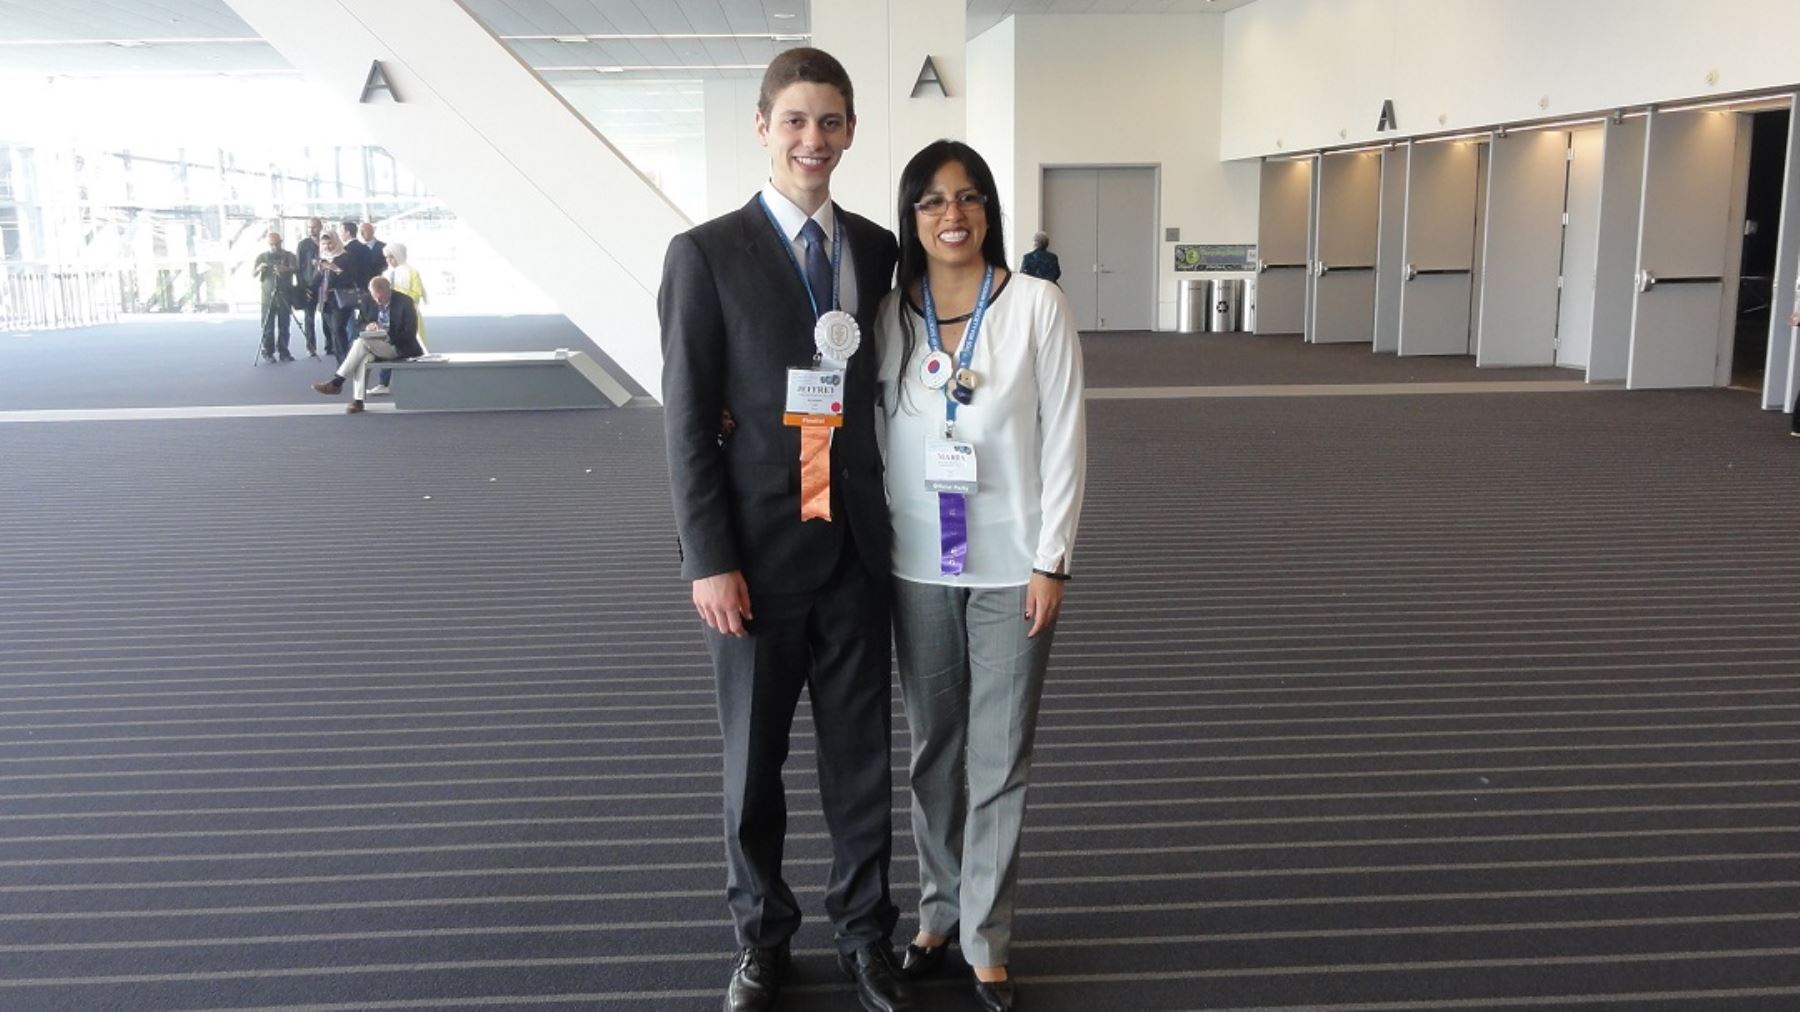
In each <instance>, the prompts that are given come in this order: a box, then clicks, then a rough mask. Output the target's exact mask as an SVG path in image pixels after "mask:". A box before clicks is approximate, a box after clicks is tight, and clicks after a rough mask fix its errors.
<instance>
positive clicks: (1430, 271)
mask: <svg viewBox="0 0 1800 1012" xmlns="http://www.w3.org/2000/svg"><path fill="white" fill-rule="evenodd" d="M1474 272H1475V269H1474V268H1473V267H1414V266H1413V265H1411V264H1407V265H1406V280H1408V281H1411V280H1412V279H1414V278H1417V277H1424V276H1426V275H1439V274H1473V273H1474Z"/></svg>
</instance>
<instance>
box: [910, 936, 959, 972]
mask: <svg viewBox="0 0 1800 1012" xmlns="http://www.w3.org/2000/svg"><path fill="white" fill-rule="evenodd" d="M949 955H950V942H949V941H948V940H945V942H944V944H942V945H934V946H931V947H930V948H926V947H925V946H923V945H916V944H914V943H912V942H908V943H906V951H905V952H904V953H902V954H901V956H900V972H901V973H904V974H906V975H907V976H908V977H911V978H912V979H914V980H919V979H921V978H924V977H929V976H931V975H932V974H934V973H937V972H938V971H939V970H942V969H943V968H944V960H945V959H946V958H947V957H948V956H949Z"/></svg>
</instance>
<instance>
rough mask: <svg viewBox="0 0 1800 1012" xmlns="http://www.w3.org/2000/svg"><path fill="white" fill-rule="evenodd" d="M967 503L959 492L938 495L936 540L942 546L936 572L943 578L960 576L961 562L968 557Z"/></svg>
mask: <svg viewBox="0 0 1800 1012" xmlns="http://www.w3.org/2000/svg"><path fill="white" fill-rule="evenodd" d="M967 503H968V499H967V498H966V497H965V496H964V495H963V494H962V493H961V492H939V493H938V538H939V541H940V543H941V544H942V545H943V553H942V554H941V555H940V556H939V557H938V571H939V572H941V573H943V574H944V575H945V576H960V575H962V571H963V560H964V559H966V558H968V556H969V517H968V513H967V512H966V508H967Z"/></svg>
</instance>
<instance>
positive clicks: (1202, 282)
mask: <svg viewBox="0 0 1800 1012" xmlns="http://www.w3.org/2000/svg"><path fill="white" fill-rule="evenodd" d="M1212 300H1213V283H1212V280H1211V279H1209V278H1182V279H1181V285H1180V288H1179V290H1178V291H1177V293H1176V298H1175V329H1176V330H1179V331H1181V332H1182V333H1183V334H1198V333H1200V332H1201V331H1203V330H1205V329H1206V320H1207V314H1208V312H1209V310H1210V307H1211V305H1212Z"/></svg>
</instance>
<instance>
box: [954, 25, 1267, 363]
mask: <svg viewBox="0 0 1800 1012" xmlns="http://www.w3.org/2000/svg"><path fill="white" fill-rule="evenodd" d="M1012 20H1013V21H1014V22H1015V23H1016V27H1015V29H1014V31H1015V39H1014V43H1013V44H1014V47H1015V50H1014V65H1015V67H1016V76H1015V78H1014V87H1015V88H1016V99H1017V101H1016V105H1015V112H1014V116H1015V124H1014V128H1015V138H1016V144H1015V151H1014V157H1015V159H1016V163H1015V166H1014V172H1013V187H1014V192H1013V195H1012V199H1011V206H1010V208H1009V209H1008V213H1009V215H1010V220H1009V221H1008V222H1007V230H1008V233H1009V234H1008V238H1009V240H1011V241H1012V242H1013V244H1014V249H1013V251H1012V259H1013V261H1014V262H1016V261H1017V259H1018V255H1019V252H1020V249H1021V248H1022V247H1021V244H1022V243H1025V242H1029V240H1030V238H1031V234H1032V233H1033V232H1035V231H1037V229H1038V222H1039V218H1040V214H1041V204H1040V193H1039V190H1040V184H1041V181H1042V169H1043V167H1044V166H1046V165H1049V166H1057V165H1157V166H1160V167H1161V170H1162V171H1161V174H1160V181H1161V192H1160V195H1159V200H1160V208H1161V211H1160V215H1161V220H1160V222H1159V224H1158V232H1157V234H1156V235H1154V236H1146V237H1145V241H1146V242H1151V243H1154V244H1155V247H1156V263H1157V271H1158V278H1157V313H1156V320H1157V328H1158V329H1159V330H1172V329H1174V327H1175V287H1176V281H1177V279H1178V278H1177V275H1176V274H1175V268H1174V255H1173V250H1172V248H1171V247H1172V244H1169V243H1165V242H1163V241H1162V233H1161V229H1162V228H1167V227H1170V226H1178V227H1179V228H1180V229H1181V240H1182V241H1183V242H1216V243H1240V242H1241V243H1249V242H1255V241H1256V215H1257V180H1258V167H1257V164H1256V163H1254V162H1241V163H1237V164H1222V163H1221V162H1220V161H1219V95H1220V82H1219V75H1220V70H1221V64H1222V60H1221V53H1220V44H1221V41H1222V39H1223V32H1222V29H1223V25H1222V19H1221V17H1220V16H1219V15H1217V14H1192V15H1135V16H1134V15H1119V16H1115V17H1101V16H1093V15H1052V14H1046V15H1021V16H1017V17H1015V18H1013V19H1012ZM996 30H998V29H996ZM990 34H992V32H987V33H984V34H983V36H982V38H983V39H985V38H986V37H987V35H990ZM1055 245H1056V239H1055V237H1054V236H1052V237H1051V247H1052V249H1054V248H1055Z"/></svg>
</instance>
